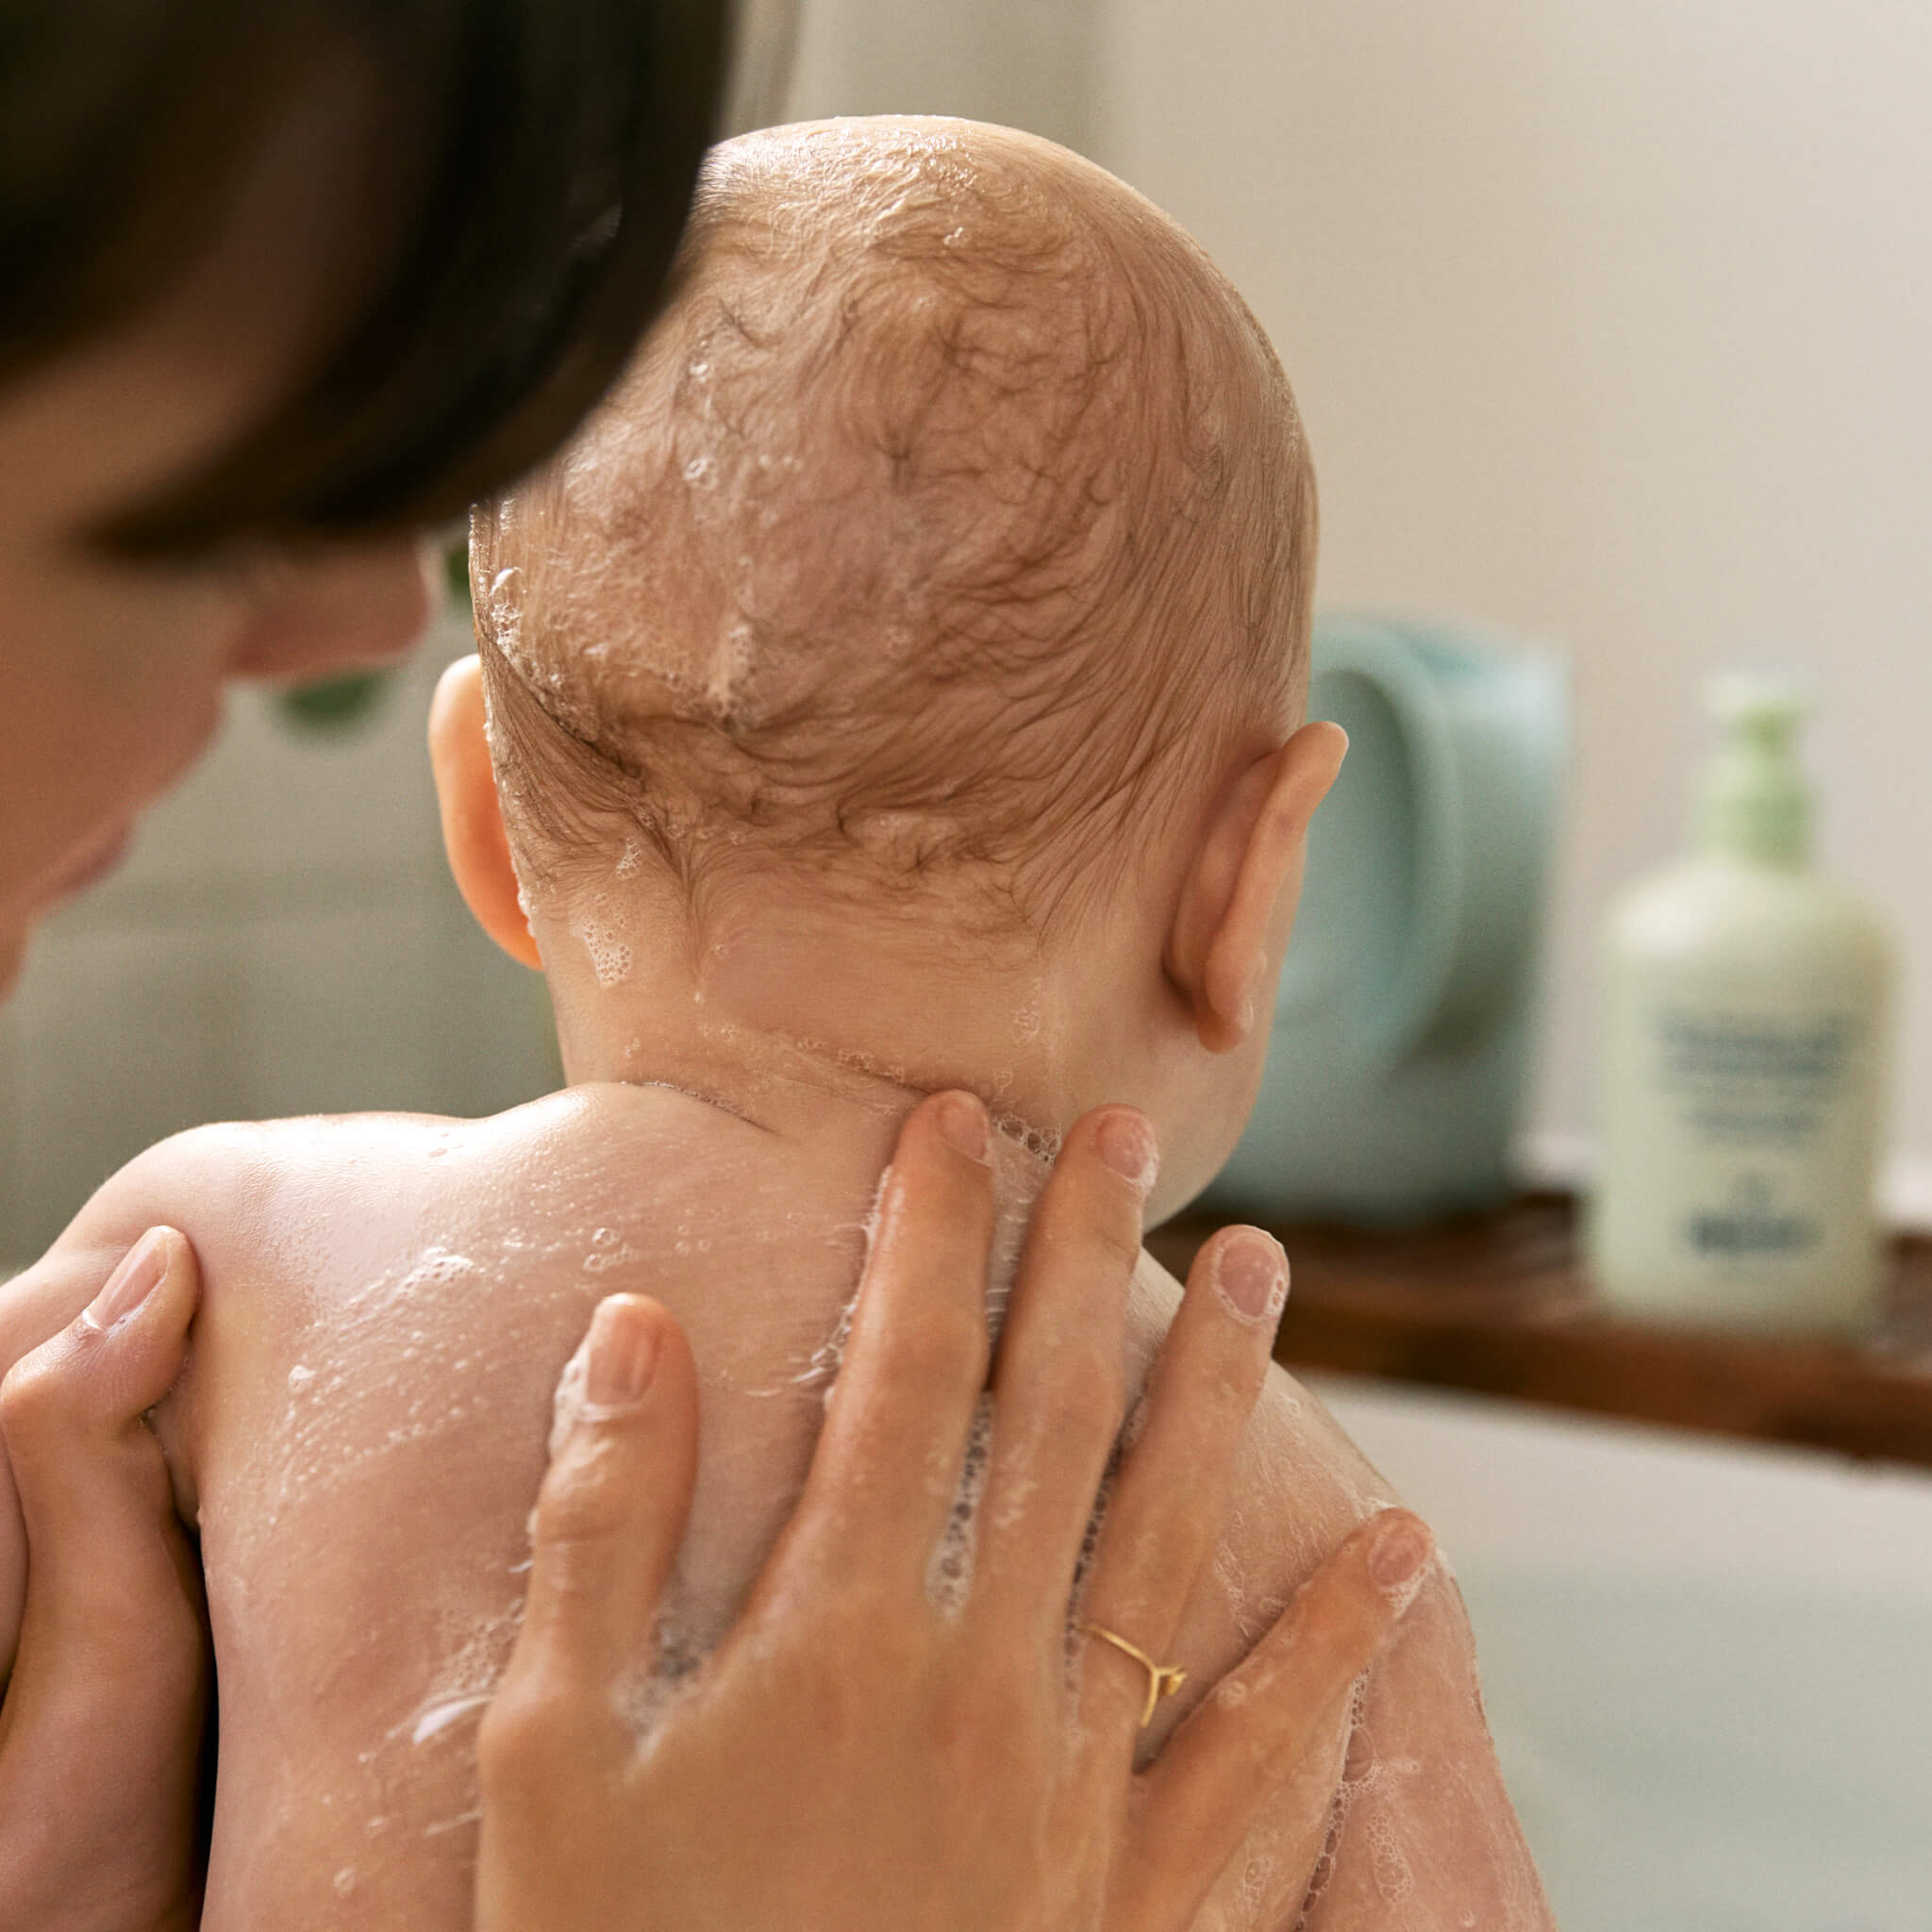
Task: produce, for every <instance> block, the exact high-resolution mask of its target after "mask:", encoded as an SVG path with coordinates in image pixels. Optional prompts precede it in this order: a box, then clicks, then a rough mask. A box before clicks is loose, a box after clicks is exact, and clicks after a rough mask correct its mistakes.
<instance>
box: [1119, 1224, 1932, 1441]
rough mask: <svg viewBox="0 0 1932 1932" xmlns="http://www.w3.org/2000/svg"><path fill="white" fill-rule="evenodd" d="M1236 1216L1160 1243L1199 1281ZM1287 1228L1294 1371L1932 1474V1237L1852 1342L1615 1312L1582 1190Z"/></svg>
mask: <svg viewBox="0 0 1932 1932" xmlns="http://www.w3.org/2000/svg"><path fill="white" fill-rule="evenodd" d="M1219 1224H1220V1223H1219V1222H1218V1221H1217V1220H1214V1219H1210V1218H1207V1217H1203V1216H1199V1215H1188V1216H1183V1217H1182V1218H1181V1219H1179V1220H1177V1221H1172V1222H1170V1223H1168V1224H1167V1225H1166V1226H1165V1227H1162V1228H1159V1229H1157V1230H1156V1232H1155V1233H1154V1234H1153V1235H1152V1236H1150V1237H1149V1240H1148V1243H1147V1245H1148V1246H1149V1247H1150V1248H1151V1249H1152V1250H1153V1251H1154V1253H1155V1254H1156V1255H1157V1256H1158V1257H1159V1258H1160V1259H1161V1260H1162V1261H1163V1262H1165V1263H1166V1265H1167V1266H1168V1267H1169V1268H1171V1269H1172V1270H1173V1271H1174V1273H1175V1274H1177V1275H1183V1276H1184V1275H1185V1274H1186V1273H1187V1268H1188V1264H1189V1262H1191V1260H1192V1259H1193V1257H1194V1253H1195V1250H1196V1249H1197V1248H1198V1247H1199V1246H1200V1244H1201V1242H1202V1241H1205V1240H1206V1239H1207V1237H1208V1235H1209V1234H1210V1233H1212V1231H1213V1230H1214V1228H1215V1227H1217V1226H1218V1225H1219ZM1274 1233H1275V1234H1277V1235H1278V1236H1279V1237H1280V1238H1281V1241H1282V1244H1283V1246H1284V1247H1286V1248H1287V1250H1288V1254H1289V1259H1290V1263H1291V1267H1292V1269H1293V1274H1294V1279H1293V1288H1292V1290H1291V1293H1290V1295H1289V1299H1288V1308H1287V1311H1286V1313H1285V1314H1284V1315H1283V1317H1282V1323H1281V1331H1280V1334H1279V1336H1278V1337H1277V1339H1276V1341H1275V1349H1274V1353H1275V1357H1276V1358H1277V1359H1278V1360H1280V1361H1282V1362H1285V1363H1288V1364H1290V1365H1291V1366H1293V1367H1296V1368H1307V1369H1332V1370H1337V1371H1340V1372H1341V1373H1344V1374H1360V1375H1384V1376H1390V1377H1393V1378H1395V1379H1397V1380H1400V1381H1407V1382H1422V1383H1427V1384H1430V1385H1432V1386H1434V1387H1437V1388H1444V1389H1465V1390H1471V1391H1475V1392H1478V1393H1480V1394H1485V1395H1501V1396H1508V1397H1511V1398H1513V1399H1515V1400H1517V1401H1521V1402H1532V1403H1541V1404H1545V1405H1548V1406H1550V1407H1557V1408H1569V1409H1581V1410H1585V1411H1587V1412H1589V1413H1591V1414H1594V1415H1607V1416H1623V1417H1625V1418H1627V1419H1629V1420H1632V1421H1638V1422H1647V1423H1661V1424H1668V1425H1670V1426H1672V1427H1674V1428H1681V1429H1697V1430H1704V1431H1707V1432H1709V1433H1712V1434H1716V1435H1725V1436H1740V1437H1748V1438H1751V1439H1753V1440H1755V1441H1765V1442H1784V1443H1793V1444H1800V1445H1803V1446H1805V1447H1807V1448H1814V1449H1830V1450H1837V1451H1840V1452H1841V1453H1843V1454H1845V1455H1849V1456H1861V1457H1885V1458H1888V1459H1890V1460H1894V1461H1899V1462H1909V1463H1917V1464H1919V1465H1921V1466H1923V1467H1926V1468H1932V1241H1927V1240H1923V1239H1919V1238H1910V1239H1907V1240H1903V1241H1899V1242H1898V1243H1897V1245H1896V1247H1895V1250H1894V1259H1895V1266H1894V1271H1893V1279H1892V1283H1891V1287H1890V1293H1889V1297H1888V1301H1887V1305H1886V1308H1885V1311H1884V1315H1883V1318H1882V1320H1881V1322H1880V1324H1878V1326H1877V1328H1876V1330H1875V1331H1874V1334H1873V1335H1872V1337H1871V1338H1870V1339H1869V1340H1865V1341H1857V1342H1848V1341H1847V1342H1840V1341H1814V1340H1799V1339H1793V1340H1790V1341H1780V1340H1773V1339H1769V1338H1759V1337H1755V1336H1739V1335H1717V1334H1710V1333H1707V1332H1701V1331H1697V1330H1691V1329H1680V1328H1674V1327H1670V1326H1666V1325H1663V1324H1641V1323H1637V1322H1633V1321H1631V1320H1629V1319H1627V1318H1621V1317H1617V1316H1613V1315H1612V1314H1610V1313H1609V1312H1608V1311H1607V1309H1606V1308H1605V1307H1604V1306H1603V1304H1602V1303H1601V1301H1600V1300H1599V1299H1598V1298H1597V1296H1596V1295H1595V1293H1594V1292H1593V1291H1592V1290H1591V1285H1590V1282H1589V1280H1588V1278H1587V1277H1586V1275H1585V1274H1584V1273H1583V1270H1582V1267H1581V1264H1580V1262H1579V1259H1578V1256H1577V1244H1576V1209H1575V1204H1574V1201H1573V1200H1572V1199H1571V1198H1570V1197H1569V1196H1567V1195H1559V1194H1531V1195H1525V1196H1524V1198H1523V1199H1521V1200H1519V1201H1517V1202H1515V1203H1513V1204H1511V1205H1510V1206H1509V1207H1507V1208H1503V1209H1501V1210H1500V1211H1498V1212H1496V1213H1494V1214H1491V1215H1486V1216H1482V1217H1479V1218H1472V1219H1469V1220H1463V1221H1456V1222H1448V1223H1443V1224H1439V1225H1436V1226H1432V1227H1428V1228H1424V1229H1418V1230H1414V1231H1410V1232H1402V1233H1376V1232H1368V1231H1365V1230H1361V1229H1354V1228H1340V1227H1327V1226H1319V1225H1307V1226H1286V1227H1276V1228H1275V1229H1274Z"/></svg>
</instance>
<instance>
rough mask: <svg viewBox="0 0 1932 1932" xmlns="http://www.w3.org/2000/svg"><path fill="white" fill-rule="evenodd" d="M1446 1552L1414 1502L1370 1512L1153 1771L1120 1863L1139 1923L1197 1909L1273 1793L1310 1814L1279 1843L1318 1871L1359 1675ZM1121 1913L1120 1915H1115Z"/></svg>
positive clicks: (1183, 1917)
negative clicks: (1296, 1841) (1293, 1835)
mask: <svg viewBox="0 0 1932 1932" xmlns="http://www.w3.org/2000/svg"><path fill="white" fill-rule="evenodd" d="M1434 1555H1435V1540H1434V1538H1433V1537H1432V1536H1431V1535H1430V1533H1429V1529H1428V1525H1427V1524H1424V1522H1423V1521H1422V1519H1421V1518H1420V1517H1417V1516H1414V1515H1412V1514H1410V1512H1409V1511H1407V1510H1406V1509H1386V1510H1383V1511H1382V1512H1381V1513H1380V1514H1379V1515H1377V1516H1375V1517H1374V1518H1373V1519H1372V1520H1371V1521H1370V1522H1368V1523H1365V1524H1362V1525H1361V1526H1360V1527H1359V1528H1358V1529H1357V1530H1356V1531H1355V1533H1354V1534H1353V1535H1352V1536H1350V1537H1349V1538H1348V1540H1347V1541H1345V1542H1343V1543H1342V1544H1341V1547H1340V1548H1339V1549H1337V1550H1336V1551H1335V1552H1334V1554H1333V1555H1332V1556H1330V1557H1328V1559H1327V1561H1326V1562H1324V1564H1323V1565H1322V1567H1321V1568H1320V1569H1319V1570H1317V1571H1316V1572H1315V1574H1313V1575H1312V1576H1310V1577H1309V1578H1308V1580H1307V1582H1306V1583H1305V1584H1303V1585H1302V1587H1301V1589H1300V1591H1297V1592H1296V1594H1295V1597H1294V1600H1293V1601H1292V1602H1291V1604H1290V1605H1289V1607H1287V1609H1285V1610H1284V1611H1283V1612H1282V1613H1281V1616H1280V1617H1279V1619H1278V1620H1277V1621H1276V1623H1275V1624H1274V1629H1272V1630H1271V1631H1270V1632H1269V1633H1268V1635H1267V1636H1266V1637H1264V1638H1263V1639H1262V1640H1261V1641H1260V1642H1259V1643H1258V1644H1257V1646H1256V1647H1255V1649H1254V1650H1253V1651H1252V1652H1251V1653H1250V1654H1249V1656H1248V1657H1247V1658H1246V1659H1245V1661H1244V1662H1242V1663H1241V1666H1240V1668H1239V1669H1237V1670H1234V1671H1232V1672H1230V1673H1229V1674H1228V1675H1226V1676H1225V1677H1224V1678H1223V1679H1222V1681H1221V1682H1220V1684H1218V1685H1217V1686H1216V1687H1215V1689H1214V1691H1213V1692H1212V1693H1211V1694H1210V1695H1209V1696H1208V1700H1207V1702H1206V1703H1205V1704H1203V1705H1202V1706H1201V1707H1200V1708H1199V1709H1197V1710H1196V1711H1194V1712H1193V1714H1192V1715H1191V1717H1190V1718H1189V1719H1188V1721H1187V1722H1186V1723H1185V1724H1182V1726H1181V1727H1180V1729H1179V1730H1178V1731H1176V1732H1175V1733H1174V1736H1173V1738H1171V1739H1170V1740H1168V1743H1167V1746H1166V1748H1165V1749H1164V1750H1163V1751H1162V1753H1161V1755H1160V1757H1158V1758H1157V1759H1156V1761H1155V1762H1154V1764H1153V1765H1152V1766H1151V1767H1150V1768H1149V1769H1148V1770H1147V1771H1146V1772H1144V1773H1143V1774H1141V1779H1140V1784H1141V1792H1140V1797H1141V1805H1140V1807H1139V1811H1138V1817H1137V1820H1136V1827H1137V1828H1136V1837H1135V1843H1134V1845H1133V1847H1132V1853H1131V1857H1128V1858H1127V1859H1125V1860H1124V1863H1123V1867H1122V1870H1121V1875H1120V1885H1121V1890H1120V1892H1119V1894H1118V1895H1119V1896H1120V1897H1121V1898H1122V1899H1123V1900H1135V1899H1138V1900H1140V1901H1142V1902H1144V1905H1145V1907H1146V1909H1145V1910H1144V1912H1143V1911H1141V1910H1140V1909H1139V1908H1138V1907H1136V1908H1135V1909H1131V1910H1129V1909H1126V1908H1125V1907H1124V1908H1123V1912H1122V1914H1120V1915H1118V1921H1119V1923H1120V1924H1122V1925H1124V1926H1125V1925H1145V1926H1147V1927H1149V1928H1153V1927H1157V1926H1162V1927H1165V1926H1179V1925H1185V1924H1190V1923H1191V1920H1192V1917H1193V1914H1194V1912H1195V1910H1196V1909H1197V1907H1199V1905H1200V1903H1201V1901H1202V1900H1203V1899H1204V1898H1206V1896H1207V1894H1208V1888H1209V1887H1210V1886H1211V1885H1212V1884H1213V1882H1214V1880H1215V1878H1216V1877H1217V1876H1218V1875H1219V1874H1220V1873H1221V1871H1222V1869H1223V1867H1224V1866H1225V1865H1226V1863H1227V1861H1228V1859H1229V1858H1231V1857H1233V1856H1234V1854H1235V1852H1236V1850H1237V1849H1238V1848H1239V1846H1240V1844H1241V1840H1242V1839H1243V1838H1244V1837H1245V1836H1246V1835H1247V1832H1248V1830H1249V1828H1250V1826H1251V1825H1253V1824H1254V1823H1255V1821H1256V1820H1257V1818H1258V1817H1259V1816H1260V1814H1261V1812H1262V1810H1263V1808H1264V1807H1268V1806H1270V1805H1271V1804H1274V1805H1279V1806H1281V1807H1282V1814H1283V1815H1284V1816H1291V1817H1293V1818H1295V1819H1297V1820H1299V1821H1300V1824H1301V1825H1302V1829H1303V1837H1304V1840H1305V1841H1304V1842H1303V1843H1301V1844H1300V1845H1297V1846H1293V1847H1291V1846H1287V1845H1283V1846H1280V1847H1278V1848H1277V1851H1278V1855H1279V1856H1280V1857H1282V1858H1283V1859H1289V1858H1294V1859H1297V1860H1299V1863H1300V1866H1301V1867H1302V1868H1304V1869H1306V1870H1307V1871H1308V1872H1310V1873H1312V1871H1313V1870H1314V1866H1315V1862H1316V1860H1317V1858H1318V1857H1320V1855H1321V1851H1322V1844H1323V1840H1324V1834H1325V1831H1326V1827H1327V1824H1328V1821H1329V1817H1330V1812H1331V1804H1330V1794H1331V1793H1332V1792H1333V1790H1334V1789H1335V1786H1336V1783H1337V1781H1338V1779H1339V1778H1340V1776H1341V1767H1342V1761H1343V1757H1344V1754H1345V1752H1346V1750H1347V1745H1348V1734H1349V1728H1350V1723H1351V1710H1352V1704H1353V1698H1354V1691H1355V1686H1356V1684H1357V1681H1358V1680H1359V1678H1360V1677H1361V1676H1362V1674H1363V1673H1364V1672H1366V1671H1367V1670H1368V1669H1369V1667H1370V1666H1371V1665H1372V1664H1373V1663H1374V1660H1375V1658H1376V1657H1377V1656H1378V1655H1379V1654H1380V1652H1381V1650H1382V1648H1383V1646H1384V1645H1385V1644H1387V1643H1388V1641H1389V1640H1390V1638H1391V1636H1392V1635H1393V1633H1394V1631H1395V1628H1396V1626H1397V1624H1400V1623H1401V1621H1402V1618H1403V1616H1404V1614H1405V1612H1406V1611H1407V1608H1408V1607H1409V1605H1410V1604H1411V1603H1413V1602H1414V1600H1415V1597H1416V1594H1417V1592H1418V1591H1420V1590H1421V1588H1422V1585H1423V1583H1424V1581H1425V1580H1426V1577H1427V1574H1428V1571H1429V1567H1430V1564H1431V1562H1432V1560H1433V1558H1434ZM1109 1923H1110V1924H1111V1923H1114V1921H1113V1920H1111V1919H1110V1921H1109Z"/></svg>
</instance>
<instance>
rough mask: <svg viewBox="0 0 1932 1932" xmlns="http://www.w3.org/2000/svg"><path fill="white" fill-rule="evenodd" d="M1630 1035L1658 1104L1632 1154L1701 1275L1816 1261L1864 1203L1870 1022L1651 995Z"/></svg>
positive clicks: (1851, 1015)
mask: <svg viewBox="0 0 1932 1932" xmlns="http://www.w3.org/2000/svg"><path fill="white" fill-rule="evenodd" d="M1641 1033H1642V1035H1643V1036H1644V1045H1645V1049H1646V1050H1645V1052H1644V1054H1643V1056H1642V1058H1644V1059H1646V1060H1647V1061H1648V1062H1649V1074H1650V1084H1651V1088H1652V1091H1653V1092H1654V1093H1655V1094H1656V1095H1657V1099H1658V1100H1659V1101H1661V1102H1662V1117H1661V1118H1660V1119H1658V1120H1657V1127H1658V1128H1661V1129H1662V1132H1661V1133H1660V1134H1659V1135H1658V1137H1657V1140H1656V1141H1653V1142H1652V1144H1651V1145H1650V1147H1649V1148H1648V1149H1647V1150H1646V1155H1647V1157H1648V1158H1647V1159H1646V1160H1645V1161H1644V1164H1645V1165H1651V1164H1653V1163H1654V1164H1655V1165H1654V1168H1653V1171H1654V1173H1655V1176H1656V1178H1655V1182H1654V1183H1653V1186H1654V1187H1655V1190H1656V1191H1655V1193H1654V1194H1653V1195H1652V1198H1653V1199H1655V1200H1657V1203H1658V1205H1659V1206H1661V1205H1662V1204H1663V1202H1664V1201H1666V1200H1669V1201H1671V1207H1670V1208H1669V1209H1668V1210H1667V1212H1666V1220H1665V1226H1667V1227H1668V1229H1669V1236H1668V1239H1670V1240H1672V1241H1674V1243H1675V1244H1676V1245H1677V1248H1678V1252H1679V1253H1680V1254H1682V1255H1683V1256H1684V1257H1685V1259H1686V1260H1687V1261H1688V1262H1691V1264H1692V1265H1693V1266H1695V1267H1696V1268H1697V1269H1699V1270H1700V1271H1703V1272H1705V1273H1707V1276H1708V1277H1737V1278H1742V1277H1744V1276H1746V1275H1749V1274H1753V1273H1754V1272H1761V1271H1764V1270H1767V1269H1769V1270H1771V1271H1773V1272H1775V1273H1780V1274H1781V1273H1783V1271H1784V1270H1786V1269H1790V1268H1793V1267H1795V1268H1799V1269H1804V1268H1806V1267H1807V1266H1809V1265H1811V1264H1812V1263H1813V1262H1814V1260H1815V1261H1816V1262H1817V1263H1819V1264H1825V1263H1826V1257H1827V1251H1830V1250H1833V1249H1836V1248H1839V1247H1840V1246H1841V1245H1842V1241H1843V1238H1844V1227H1843V1224H1844V1223H1846V1222H1847V1220H1849V1221H1850V1222H1851V1223H1852V1224H1857V1223H1858V1222H1859V1221H1860V1220H1861V1219H1862V1218H1863V1214H1864V1208H1865V1204H1864V1203H1863V1201H1860V1200H1857V1199H1856V1198H1855V1197H1856V1193H1857V1191H1858V1189H1859V1188H1860V1185H1861V1176H1862V1174H1863V1172H1864V1171H1865V1170H1866V1163H1867V1161H1868V1160H1869V1154H1868V1152H1867V1142H1868V1140H1869V1132H1870V1128H1869V1116H1870V1112H1871V1108H1870V1106H1869V1100H1868V1090H1869V1088H1870V1085H1871V1082H1870V1069H1869V1068H1868V1066H1867V1064H1866V1062H1867V1060H1868V1059H1869V1058H1870V1053H1869V1047H1870V1041H1871V1028H1870V1025H1869V1023H1868V1022H1867V1021H1866V1020H1865V1019H1864V1018H1863V1017H1862V1016H1860V1015H1859V1014H1857V1013H1856V1012H1853V1011H1847V1010H1844V1009H1832V1008H1823V1009H1821V1008H1811V1009H1800V1010H1798V1011H1795V1012H1794V1011H1792V1010H1790V1008H1758V1009H1757V1010H1752V1009H1751V1008H1749V1007H1748V1006H1736V1007H1733V1006H1718V1005H1715V1004H1707V1003H1704V1002H1702V1001H1692V1000H1686V999H1683V998H1681V997H1680V998H1674V999H1673V998H1665V999H1662V1000H1659V1001H1657V1003H1656V1004H1655V1005H1652V1006H1650V1007H1649V1008H1648V1010H1647V1011H1646V1012H1645V1013H1644V1015H1643V1024H1642V1025H1641ZM1846 1191H1850V1192H1851V1193H1852V1194H1853V1196H1854V1198H1845V1193H1846ZM1672 1197H1674V1199H1672ZM1662 1231H1663V1230H1662V1229H1660V1230H1659V1232H1662Z"/></svg>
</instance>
